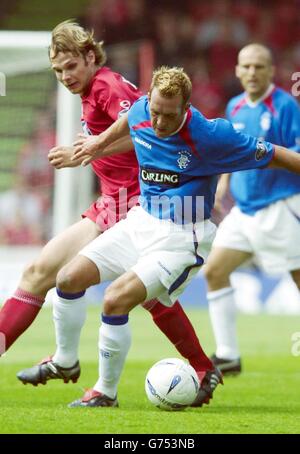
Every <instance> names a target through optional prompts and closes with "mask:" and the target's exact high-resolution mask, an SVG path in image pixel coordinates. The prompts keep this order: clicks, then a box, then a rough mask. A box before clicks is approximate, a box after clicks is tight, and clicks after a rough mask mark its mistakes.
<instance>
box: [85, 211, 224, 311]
mask: <svg viewBox="0 0 300 454" xmlns="http://www.w3.org/2000/svg"><path fill="white" fill-rule="evenodd" d="M215 232H216V226H215V225H214V224H213V223H212V222H211V221H209V220H205V221H203V222H199V223H197V224H185V225H178V224H174V223H173V222H171V221H165V220H160V219H158V218H155V217H154V216H151V215H150V214H148V213H147V212H146V211H145V210H144V209H143V208H141V207H140V206H136V207H133V208H132V209H131V210H130V211H129V212H128V215H127V218H126V219H124V220H121V221H119V222H118V223H117V224H115V225H114V226H113V227H112V228H110V229H109V230H107V231H105V232H104V233H103V234H101V235H100V236H99V237H98V238H96V239H95V240H94V241H92V242H91V243H90V244H89V245H87V246H86V247H85V248H84V249H82V251H80V254H81V255H84V256H85V257H88V258H89V259H90V260H91V261H92V262H94V263H95V265H96V266H97V267H98V269H99V273H100V277H101V282H104V281H113V280H115V279H116V278H117V277H119V276H121V275H122V274H124V273H125V272H126V271H129V270H131V271H133V272H135V273H136V274H137V276H138V277H139V278H140V279H141V281H142V282H143V284H144V285H145V287H146V289H147V298H146V300H150V299H152V298H158V299H159V300H160V301H161V302H162V303H163V304H164V305H166V306H171V305H172V304H173V303H174V302H175V301H176V299H177V297H178V295H179V294H181V293H182V292H183V290H184V288H185V287H186V285H187V284H188V283H189V282H190V280H191V279H192V277H193V276H194V275H195V274H196V273H197V272H198V271H199V268H200V267H201V266H202V264H203V263H204V262H205V261H206V259H207V256H208V253H209V251H210V249H211V245H212V241H213V239H214V237H215Z"/></svg>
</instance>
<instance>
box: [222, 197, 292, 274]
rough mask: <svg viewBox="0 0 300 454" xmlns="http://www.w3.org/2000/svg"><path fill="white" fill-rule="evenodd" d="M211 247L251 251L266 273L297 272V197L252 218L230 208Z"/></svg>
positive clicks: (273, 205)
mask: <svg viewBox="0 0 300 454" xmlns="http://www.w3.org/2000/svg"><path fill="white" fill-rule="evenodd" d="M213 247H221V248H228V249H235V250H239V251H245V252H250V253H252V254H253V260H254V263H256V264H257V265H258V266H260V267H261V268H262V269H264V270H265V271H266V272H267V273H271V274H281V273H283V272H286V271H292V270H297V269H300V194H296V195H294V196H292V197H289V198H287V199H283V200H279V201H278V202H275V203H272V204H271V205H269V206H268V207H266V208H263V209H262V210H259V211H257V212H256V213H255V215H254V216H250V215H248V214H245V213H242V212H241V210H240V209H239V208H238V207H233V208H232V210H231V211H230V213H229V214H228V215H227V216H226V217H225V218H224V220H223V221H222V222H221V224H220V225H219V228H218V230H217V234H216V238H215V240H214V242H213Z"/></svg>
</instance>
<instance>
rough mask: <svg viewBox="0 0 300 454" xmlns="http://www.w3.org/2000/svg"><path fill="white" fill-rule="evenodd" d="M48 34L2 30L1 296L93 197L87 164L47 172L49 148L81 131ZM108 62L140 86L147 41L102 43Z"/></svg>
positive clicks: (147, 72) (149, 62) (148, 57)
mask: <svg viewBox="0 0 300 454" xmlns="http://www.w3.org/2000/svg"><path fill="white" fill-rule="evenodd" d="M49 43H50V32H19V31H7V32H5V31H2V32H0V137H1V140H0V272H1V280H0V297H1V300H2V298H3V297H5V296H7V294H9V292H11V291H12V290H14V289H15V286H16V284H17V281H18V279H19V277H20V273H21V270H22V269H23V267H24V265H25V264H26V263H27V262H28V261H30V260H31V258H33V257H34V256H36V255H37V252H38V250H39V249H40V248H41V247H42V245H43V244H45V243H46V242H47V241H48V240H49V239H50V238H51V236H53V235H55V234H57V233H58V232H60V231H62V230H63V229H64V228H66V227H67V226H69V225H70V224H72V223H73V222H75V221H76V220H78V219H79V218H80V213H81V212H82V211H84V210H85V209H86V208H87V207H88V206H89V204H90V202H91V201H92V200H93V198H94V190H95V188H96V184H95V181H94V176H93V174H92V172H91V170H90V168H81V167H78V168H76V169H74V168H72V169H62V170H59V171H53V169H52V168H51V166H50V165H49V163H48V158H47V155H48V151H49V149H50V148H51V147H53V146H54V145H55V144H60V145H69V144H71V143H72V142H73V141H74V139H75V138H76V134H77V132H79V131H80V129H81V125H80V98H79V96H73V95H72V94H70V93H69V92H68V90H67V89H65V88H64V87H63V86H62V85H61V84H57V82H56V79H55V76H54V74H53V72H52V70H51V68H50V65H49V60H48V46H49ZM107 53H108V56H109V61H108V64H109V66H111V67H112V69H114V70H115V71H119V72H120V73H122V74H123V75H124V76H125V77H126V78H127V79H129V80H131V81H132V82H134V83H136V84H138V85H140V87H141V88H142V89H144V90H146V89H147V88H148V86H149V81H150V77H151V73H152V69H153V51H152V46H151V44H149V43H147V42H136V43H125V44H122V45H117V46H111V47H108V48H107Z"/></svg>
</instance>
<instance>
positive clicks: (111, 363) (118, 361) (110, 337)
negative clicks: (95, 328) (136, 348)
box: [93, 315, 131, 399]
mask: <svg viewBox="0 0 300 454" xmlns="http://www.w3.org/2000/svg"><path fill="white" fill-rule="evenodd" d="M117 318H119V320H121V321H122V324H112V323H113V322H114V319H115V320H117ZM122 318H123V319H122ZM126 320H127V321H126ZM130 345H131V332H130V327H129V323H128V316H127V315H115V316H104V315H102V324H101V326H100V329H99V379H98V381H97V383H96V384H95V386H94V387H93V388H94V389H95V390H96V391H99V392H101V393H103V394H106V395H107V396H108V397H111V398H112V399H114V398H115V397H116V395H117V388H118V384H119V380H120V376H121V373H122V370H123V366H124V363H125V359H126V356H127V353H128V351H129V348H130Z"/></svg>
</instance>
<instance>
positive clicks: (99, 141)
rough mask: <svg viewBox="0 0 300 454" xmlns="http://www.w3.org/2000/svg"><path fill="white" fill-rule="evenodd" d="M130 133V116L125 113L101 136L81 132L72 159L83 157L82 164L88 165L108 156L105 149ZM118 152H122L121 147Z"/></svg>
mask: <svg viewBox="0 0 300 454" xmlns="http://www.w3.org/2000/svg"><path fill="white" fill-rule="evenodd" d="M128 135H129V125H128V116H127V114H125V115H123V116H122V117H121V118H119V119H118V120H117V121H115V123H113V124H112V125H111V126H110V127H109V128H108V129H107V130H106V131H104V132H103V133H102V134H100V135H99V136H85V135H83V134H79V139H78V140H76V142H74V143H73V146H74V154H73V158H72V159H73V160H77V159H78V158H83V161H82V165H83V166H86V165H87V164H89V163H90V162H92V161H94V160H95V159H97V158H101V157H103V156H108V155H109V154H108V153H107V152H106V153H105V155H104V154H103V152H104V150H105V149H107V147H108V146H109V145H111V144H112V143H113V142H115V141H117V140H119V139H122V138H125V137H126V136H128ZM113 151H114V154H116V150H115V149H114V150H113ZM127 151H128V150H127ZM118 152H119V153H120V152H122V150H121V149H120V150H119V151H118ZM111 154H113V153H111Z"/></svg>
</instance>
